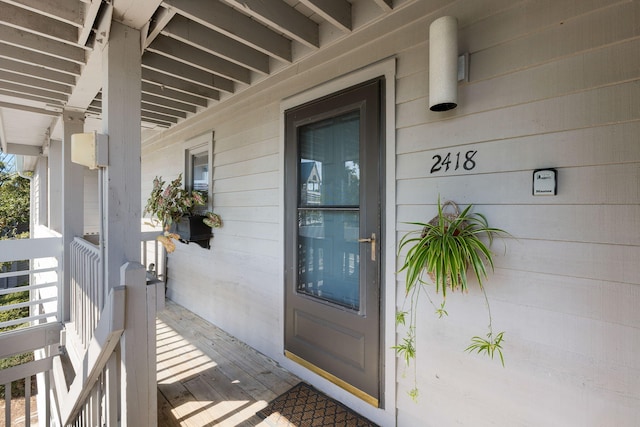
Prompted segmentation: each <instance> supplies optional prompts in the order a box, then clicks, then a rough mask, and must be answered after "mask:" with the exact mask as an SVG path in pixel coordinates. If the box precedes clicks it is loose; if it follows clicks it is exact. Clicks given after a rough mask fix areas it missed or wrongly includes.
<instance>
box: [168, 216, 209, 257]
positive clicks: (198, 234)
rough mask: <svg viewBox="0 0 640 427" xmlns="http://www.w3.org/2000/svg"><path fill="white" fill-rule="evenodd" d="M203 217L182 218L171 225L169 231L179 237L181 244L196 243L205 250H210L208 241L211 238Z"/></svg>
mask: <svg viewBox="0 0 640 427" xmlns="http://www.w3.org/2000/svg"><path fill="white" fill-rule="evenodd" d="M205 218H206V216H204V215H189V216H183V217H182V218H180V220H179V221H177V222H174V223H173V224H172V225H171V228H170V229H169V231H170V232H171V233H175V234H177V235H178V236H180V241H181V242H182V243H186V244H189V243H190V242H193V243H196V244H198V245H200V246H201V247H203V248H205V249H210V248H211V243H210V239H211V238H212V237H213V234H212V233H211V227H209V226H208V225H207V224H205V223H204V222H203V220H204V219H205Z"/></svg>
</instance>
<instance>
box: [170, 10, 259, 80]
mask: <svg viewBox="0 0 640 427" xmlns="http://www.w3.org/2000/svg"><path fill="white" fill-rule="evenodd" d="M162 34H164V35H166V36H169V37H171V38H174V39H176V40H179V41H181V42H182V43H186V44H188V45H191V46H194V47H197V48H199V49H202V50H204V51H205V52H209V53H211V54H213V55H216V56H219V57H220V58H224V59H226V60H228V61H231V62H233V63H236V64H238V65H241V66H243V67H246V68H248V69H250V70H253V71H256V72H258V73H261V74H269V56H268V55H266V54H264V53H262V52H259V51H257V50H255V49H253V48H251V47H249V46H247V45H245V44H243V43H240V42H238V41H236V40H234V39H232V38H230V37H227V36H225V35H224V34H221V33H219V32H217V31H214V30H212V29H210V28H207V27H205V26H203V25H201V24H199V23H197V22H194V21H191V20H189V19H187V18H185V17H184V16H181V15H175V16H174V17H173V19H172V20H171V21H170V22H169V23H168V24H167V25H166V26H165V27H164V29H163V30H162Z"/></svg>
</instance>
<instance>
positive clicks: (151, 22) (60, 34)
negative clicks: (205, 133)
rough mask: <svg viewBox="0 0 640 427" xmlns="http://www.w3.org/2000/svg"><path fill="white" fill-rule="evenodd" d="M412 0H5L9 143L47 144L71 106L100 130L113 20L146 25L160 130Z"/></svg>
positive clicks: (149, 109) (148, 84) (21, 150)
mask: <svg viewBox="0 0 640 427" xmlns="http://www.w3.org/2000/svg"><path fill="white" fill-rule="evenodd" d="M412 1H414V0H331V1H324V0H225V1H221V0H210V1H200V0H164V1H163V0H109V1H103V0H46V1H43V0H0V142H1V143H2V150H3V151H5V152H10V153H11V152H13V153H15V154H27V155H33V154H37V152H38V151H39V150H42V149H43V148H44V150H45V151H46V148H47V144H48V141H49V139H50V138H55V139H60V138H61V136H60V135H61V129H60V128H61V125H60V123H61V113H62V110H63V109H64V108H73V109H77V110H79V111H84V112H86V116H87V122H86V123H87V124H86V127H87V129H92V128H95V129H100V127H101V126H100V115H101V93H100V90H101V77H100V72H99V70H100V63H101V49H100V47H101V46H102V44H103V43H104V42H105V41H106V40H107V39H108V32H109V28H110V23H111V21H112V20H115V21H119V22H122V23H124V24H126V25H128V26H131V27H134V28H138V29H140V30H141V34H142V40H141V46H142V49H143V55H142V103H141V106H140V107H141V114H142V123H141V127H142V129H143V130H144V129H150V130H162V129H165V128H169V127H171V126H173V125H175V124H176V123H179V122H181V121H183V120H185V119H188V118H189V117H191V116H193V115H194V114H197V113H198V112H200V111H202V110H204V109H206V108H209V107H211V106H213V105H216V104H218V103H220V102H224V101H225V100H227V99H229V98H231V97H233V96H234V95H235V94H237V93H239V92H241V91H243V90H245V89H247V88H248V87H250V86H251V85H253V84H255V83H257V82H260V81H263V80H265V79H268V78H269V76H271V75H273V74H275V73H278V72H280V71H282V70H285V69H287V68H288V67H291V66H294V65H295V64H296V63H297V62H299V61H300V60H301V59H303V58H305V57H308V56H310V55H314V54H315V53H317V52H318V51H320V50H322V49H323V48H326V47H327V46H329V45H331V44H333V43H335V42H336V41H337V40H340V39H342V38H345V37H349V35H350V34H352V33H354V32H357V31H358V30H359V29H362V28H365V27H367V26H369V25H370V24H371V23H372V22H375V21H378V20H380V19H383V18H384V17H385V16H387V15H389V14H392V13H394V11H395V10H396V9H398V8H399V6H400V5H404V4H406V3H411V2H412ZM40 147H42V148H40Z"/></svg>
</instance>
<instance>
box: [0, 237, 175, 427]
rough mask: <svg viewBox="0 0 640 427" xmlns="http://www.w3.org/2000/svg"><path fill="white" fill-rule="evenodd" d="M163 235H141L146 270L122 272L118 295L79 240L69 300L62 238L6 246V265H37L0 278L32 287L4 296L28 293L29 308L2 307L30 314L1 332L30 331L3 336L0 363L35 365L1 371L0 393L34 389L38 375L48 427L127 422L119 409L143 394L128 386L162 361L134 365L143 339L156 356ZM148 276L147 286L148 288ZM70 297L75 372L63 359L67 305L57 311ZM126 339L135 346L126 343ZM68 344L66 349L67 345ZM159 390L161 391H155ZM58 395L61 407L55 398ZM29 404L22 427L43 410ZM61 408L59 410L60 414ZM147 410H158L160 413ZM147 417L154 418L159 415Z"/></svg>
mask: <svg viewBox="0 0 640 427" xmlns="http://www.w3.org/2000/svg"><path fill="white" fill-rule="evenodd" d="M45 231H46V230H45ZM35 234H37V233H35ZM44 235H46V236H54V235H55V233H53V234H52V233H51V232H50V231H49V232H48V234H47V233H45V234H44ZM156 235H157V233H143V234H142V242H141V258H142V261H143V263H144V265H145V268H144V269H143V268H142V266H140V265H139V264H137V263H133V264H126V265H127V266H128V267H127V268H128V270H123V271H126V274H125V277H124V282H123V283H119V284H117V285H119V286H116V287H113V286H111V287H109V286H107V284H106V283H104V281H103V279H102V277H103V273H102V271H103V267H102V265H101V254H100V251H99V248H98V247H97V246H96V245H93V244H92V243H90V242H88V241H86V240H84V239H81V238H76V239H74V241H73V242H72V243H71V249H70V251H69V254H68V256H69V263H70V267H69V271H68V272H65V273H68V276H67V277H69V286H70V288H69V294H68V295H66V296H63V295H62V294H61V292H62V291H61V288H62V286H61V285H60V283H59V280H58V278H59V276H61V275H60V274H59V273H60V272H61V268H62V263H61V260H62V239H61V237H60V236H59V235H55V237H47V238H41V239H25V240H23V241H10V242H3V241H0V262H9V261H16V260H17V261H19V260H23V259H28V260H30V262H29V265H30V266H29V270H23V271H18V272H7V273H2V275H0V277H13V276H17V275H25V274H28V275H29V276H30V283H29V284H27V285H25V286H21V287H19V288H16V289H3V290H0V295H10V294H14V293H16V292H18V291H20V292H23V291H28V292H29V299H28V301H24V302H17V303H13V304H11V305H9V306H6V307H0V311H6V310H9V309H13V308H24V307H29V308H30V310H29V315H28V316H27V315H25V316H23V317H22V318H20V319H16V320H11V321H6V322H3V323H1V324H0V327H15V326H17V325H21V326H23V325H22V324H24V326H25V327H21V328H20V329H16V330H14V331H9V332H5V333H0V359H3V358H6V357H10V356H13V355H15V354H22V353H34V354H35V358H36V360H34V361H32V362H28V363H26V364H22V365H19V366H16V367H13V368H8V369H4V370H0V386H4V387H5V389H6V390H10V389H11V384H12V383H15V382H16V381H22V380H24V381H25V382H26V383H29V382H32V381H33V378H34V375H36V374H38V375H37V383H38V395H37V397H38V413H37V418H38V425H40V426H48V425H50V423H52V422H53V423H54V424H55V425H60V424H62V425H76V426H95V425H105V423H106V425H112V424H115V423H116V421H114V420H117V419H118V418H119V417H120V416H121V414H120V413H119V411H120V410H121V408H120V404H121V402H122V399H126V393H132V396H135V394H136V393H135V392H130V391H127V392H124V388H123V387H124V384H129V383H130V382H131V379H132V376H138V375H140V372H144V371H145V369H146V370H150V372H151V371H153V372H155V355H153V354H151V353H150V354H151V355H150V356H149V360H144V361H143V360H135V358H134V357H133V356H134V353H135V354H138V351H139V346H140V344H141V341H140V339H144V341H145V342H146V344H147V345H149V346H150V348H151V351H152V352H154V351H155V344H154V343H153V342H152V341H151V338H150V337H151V336H150V335H149V334H154V332H155V312H156V309H157V308H161V307H162V305H163V303H164V286H163V284H162V283H161V282H159V281H158V280H160V281H162V280H164V279H165V277H166V272H165V265H166V261H165V256H166V255H165V253H164V249H163V247H162V246H161V245H160V244H159V242H157V240H156V239H155V237H156ZM150 264H153V268H149V265H150ZM123 268H124V266H123ZM145 270H146V279H147V280H146V281H147V286H145V283H144V282H145V279H144V276H145ZM145 288H146V289H145ZM63 297H64V298H65V300H66V299H67V298H68V301H69V307H70V312H69V313H68V314H69V317H70V320H71V322H69V323H67V324H66V331H65V336H66V350H67V351H66V355H67V356H68V360H69V362H70V364H68V365H65V364H64V363H63V362H62V360H61V357H60V337H61V331H62V329H63V326H62V319H64V316H63V314H62V313H61V312H60V310H61V308H60V306H61V305H62V304H58V299H59V298H60V299H61V298H63ZM126 307H132V309H133V310H134V311H133V312H130V311H127V308H126ZM133 307H135V308H133ZM125 313H127V314H126V316H125ZM138 317H139V318H138ZM125 319H128V320H127V322H130V321H132V322H133V323H132V325H135V326H132V329H130V330H129V329H128V330H127V331H129V333H128V334H127V333H126V331H125ZM127 324H128V323H127ZM123 334H124V335H123ZM127 336H129V337H130V338H129V339H126V337H127ZM153 336H154V335H153ZM134 337H135V338H134ZM143 337H144V338H143ZM150 343H151V344H150ZM62 344H63V345H64V344H65V343H64V341H63V342H62ZM118 344H119V345H118ZM124 348H126V349H127V351H126V352H124ZM134 348H135V349H136V350H135V351H134V350H133V349H134ZM121 352H124V353H121ZM145 354H146V353H145ZM151 356H153V357H151ZM138 359H139V356H138ZM125 360H126V361H127V362H126V363H127V365H130V366H131V368H129V367H128V369H129V370H128V372H125V371H126V370H125V371H123V369H122V365H121V363H124V362H125ZM132 360H133V362H132ZM134 365H135V366H134ZM63 366H71V367H72V369H73V371H74V373H72V374H71V377H68V376H67V377H65V368H64V367H63ZM124 375H127V380H126V381H123V376H124ZM147 375H151V374H150V373H148V374H147ZM147 382H148V381H147ZM152 383H153V384H155V383H154V382H150V383H149V384H152ZM153 384H152V385H153ZM127 387H129V386H127ZM136 387H137V388H139V387H140V384H138V385H136V386H134V388H133V389H132V390H135V389H136ZM154 387H155V386H153V387H151V389H150V390H149V391H148V393H149V395H150V397H151V400H150V402H151V401H153V402H155V394H153V393H154V392H155V388H154ZM122 393H125V394H122ZM54 394H55V395H56V399H52V398H51V397H52V396H53V395H54ZM28 398H29V396H27V401H25V405H26V409H27V410H28V411H30V413H29V412H28V413H27V415H26V416H25V419H24V420H20V422H22V423H24V424H23V425H27V426H28V425H30V424H31V419H32V415H33V414H34V413H35V409H36V408H33V405H30V401H28ZM56 401H57V402H58V404H59V406H54V404H55V402H56ZM10 404H11V395H10V393H8V397H7V399H6V400H5V406H6V407H7V408H10ZM148 405H151V403H148ZM148 407H149V408H151V407H153V408H155V405H151V406H148ZM15 416H16V415H15V414H12V413H11V411H10V410H6V411H5V416H4V418H5V419H4V421H5V425H14V424H15V423H16V421H18V420H16V419H15ZM12 417H13V418H12ZM146 417H147V418H149V417H155V413H154V411H153V410H152V411H151V412H150V413H149V414H147V415H146ZM2 421H3V420H0V424H1V423H2ZM134 424H137V423H134Z"/></svg>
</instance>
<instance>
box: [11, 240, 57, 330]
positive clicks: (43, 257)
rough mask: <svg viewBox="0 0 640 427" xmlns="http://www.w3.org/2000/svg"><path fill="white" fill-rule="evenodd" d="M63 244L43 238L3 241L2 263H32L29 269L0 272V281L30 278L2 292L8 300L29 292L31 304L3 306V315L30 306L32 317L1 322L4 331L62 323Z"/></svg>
mask: <svg viewBox="0 0 640 427" xmlns="http://www.w3.org/2000/svg"><path fill="white" fill-rule="evenodd" d="M61 249H62V241H61V240H60V239H59V238H56V237H50V238H43V239H19V240H0V263H4V262H14V261H23V260H29V261H30V262H29V269H28V270H22V271H12V272H6V273H0V278H5V277H18V276H24V275H29V276H30V281H29V283H26V284H25V285H24V286H16V287H13V288H7V289H0V296H5V298H4V299H6V300H8V299H11V297H19V296H20V293H22V292H28V293H29V297H28V301H23V302H17V303H13V304H8V305H3V306H0V312H2V311H9V310H13V309H20V308H24V307H29V314H28V315H25V316H20V317H19V318H18V319H13V320H8V321H4V322H0V331H1V330H4V329H5V328H7V327H14V326H17V325H20V326H28V325H34V324H37V323H43V322H52V321H57V320H59V318H60V317H59V313H58V304H57V301H58V270H59V268H60V267H59V264H60V259H61V255H62V250H61Z"/></svg>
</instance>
